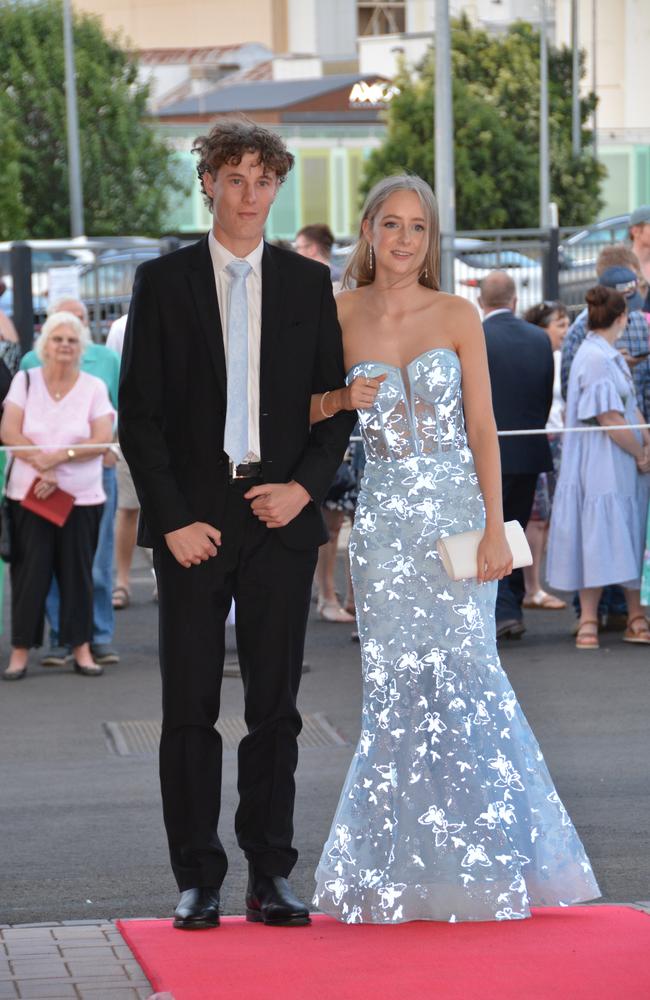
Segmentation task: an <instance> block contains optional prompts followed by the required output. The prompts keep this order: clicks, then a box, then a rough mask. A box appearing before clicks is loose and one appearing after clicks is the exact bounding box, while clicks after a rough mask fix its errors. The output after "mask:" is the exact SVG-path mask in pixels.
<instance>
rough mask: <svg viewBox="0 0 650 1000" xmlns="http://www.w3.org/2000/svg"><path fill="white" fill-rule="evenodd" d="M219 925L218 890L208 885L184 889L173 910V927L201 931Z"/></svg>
mask: <svg viewBox="0 0 650 1000" xmlns="http://www.w3.org/2000/svg"><path fill="white" fill-rule="evenodd" d="M218 926H219V890H218V889H213V888H211V887H210V886H199V888H198V889H186V890H185V892H182V893H181V898H180V900H179V901H178V906H177V907H176V909H175V910H174V927H178V928H179V930H182V931H202V930H207V929H208V928H210V927H218Z"/></svg>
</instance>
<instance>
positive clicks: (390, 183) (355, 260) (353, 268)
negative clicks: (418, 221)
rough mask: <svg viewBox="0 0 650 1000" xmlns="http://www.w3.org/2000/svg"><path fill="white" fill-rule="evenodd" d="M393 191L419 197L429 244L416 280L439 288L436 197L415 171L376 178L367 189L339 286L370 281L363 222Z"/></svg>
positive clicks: (372, 272)
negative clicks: (356, 231) (356, 237)
mask: <svg viewBox="0 0 650 1000" xmlns="http://www.w3.org/2000/svg"><path fill="white" fill-rule="evenodd" d="M397 191H415V193H416V194H417V196H418V198H419V199H420V204H421V205H422V213H423V215H424V217H425V219H426V222H427V230H428V234H429V244H428V246H427V251H426V254H425V256H424V261H423V264H424V266H423V268H422V273H421V274H420V276H419V278H418V281H419V283H420V284H421V285H425V286H426V287H427V288H433V289H434V290H435V291H439V289H440V222H439V219H438V205H437V203H436V197H435V195H434V193H433V191H432V190H431V188H430V187H429V185H428V184H427V182H426V181H423V180H422V178H421V177H418V176H417V175H416V174H396V175H395V176H394V177H384V179H383V180H381V181H378V182H377V183H376V184H375V185H374V187H373V188H371V190H370V191H369V192H368V197H367V198H366V200H365V202H364V205H363V208H362V210H361V222H360V223H359V239H358V241H357V244H356V246H355V248H354V250H353V251H352V253H351V254H350V259H349V261H348V264H347V267H346V269H345V273H344V275H343V288H353V287H354V286H355V285H356V286H357V287H359V286H361V285H371V284H372V283H373V281H374V280H375V267H374V262H371V255H370V244H369V243H368V241H367V239H366V238H365V236H364V235H363V223H364V222H365V220H366V219H367V220H368V222H369V223H370V225H372V224H373V222H374V220H375V217H376V216H377V213H378V212H379V210H380V208H381V207H382V205H383V204H384V202H386V201H387V200H388V199H389V198H390V196H391V195H392V194H395V193H396V192H397ZM373 257H374V254H373Z"/></svg>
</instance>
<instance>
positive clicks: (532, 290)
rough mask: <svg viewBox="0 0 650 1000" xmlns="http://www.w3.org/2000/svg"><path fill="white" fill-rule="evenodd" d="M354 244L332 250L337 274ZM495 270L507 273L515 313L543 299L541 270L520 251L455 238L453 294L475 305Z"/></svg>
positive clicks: (342, 267) (540, 267)
mask: <svg viewBox="0 0 650 1000" xmlns="http://www.w3.org/2000/svg"><path fill="white" fill-rule="evenodd" d="M353 247H354V244H351V245H343V246H341V245H338V246H335V248H334V252H333V254H332V262H333V264H334V266H335V267H336V268H337V269H338V270H341V271H342V270H343V269H344V268H345V265H346V264H347V260H348V255H349V253H350V252H351V250H352V249H353ZM495 268H498V269H499V270H503V271H506V272H507V273H508V274H509V275H510V277H511V278H512V279H513V281H514V283H515V287H516V289H517V312H518V313H521V312H525V310H526V309H529V308H530V306H534V305H536V304H537V303H538V302H541V300H542V299H543V297H544V296H543V293H542V288H543V280H542V266H541V264H540V262H539V261H538V260H534V259H533V258H532V257H528V256H527V255H526V254H524V253H522V252H521V251H520V250H514V249H509V248H508V247H507V246H501V247H497V246H495V244H494V243H488V242H486V241H485V240H478V239H471V238H470V237H460V236H459V237H457V238H456V239H455V240H454V291H455V293H456V295H462V296H463V298H465V299H469V300H470V302H473V303H474V304H475V305H478V296H479V291H480V283H481V279H482V278H484V277H485V276H486V274H489V273H490V271H494V270H495Z"/></svg>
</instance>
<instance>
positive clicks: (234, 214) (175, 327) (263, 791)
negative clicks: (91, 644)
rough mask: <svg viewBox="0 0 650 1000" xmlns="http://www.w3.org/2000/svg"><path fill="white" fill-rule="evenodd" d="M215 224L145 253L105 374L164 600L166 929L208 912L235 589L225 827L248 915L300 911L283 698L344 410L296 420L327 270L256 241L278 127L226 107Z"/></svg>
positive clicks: (218, 140)
mask: <svg viewBox="0 0 650 1000" xmlns="http://www.w3.org/2000/svg"><path fill="white" fill-rule="evenodd" d="M195 152H197V153H198V156H199V164H198V173H199V177H200V179H201V185H202V189H203V192H204V195H205V196H206V199H207V200H208V203H209V204H210V207H211V210H212V213H213V216H214V223H213V227H212V230H211V232H210V233H209V234H208V236H207V237H206V238H205V239H203V240H201V241H200V242H199V243H196V244H194V245H193V246H190V247H187V248H183V249H181V250H179V251H177V252H175V253H172V254H169V255H168V256H165V257H161V258H159V259H157V260H153V261H148V262H147V263H144V264H142V265H141V266H140V267H139V268H138V271H137V274H136V280H135V285H134V291H133V299H132V301H131V306H130V309H129V321H128V326H127V330H126V337H125V343H124V353H123V359H122V373H121V381H120V442H121V444H122V448H123V451H124V454H125V456H126V459H127V462H128V463H129V467H130V469H131V472H132V474H133V480H134V483H135V486H136V490H137V493H138V496H139V499H140V502H141V506H142V515H141V522H140V529H139V542H140V544H142V545H146V546H152V547H153V550H154V564H155V569H156V577H157V580H158V594H159V609H160V663H161V672H162V681H163V725H162V738H161V745H160V777H161V787H162V796H163V811H164V818H165V826H166V830H167V836H168V841H169V847H170V854H171V862H172V868H173V871H174V874H175V877H176V880H177V883H178V886H179V889H180V891H181V899H180V902H179V904H178V906H177V908H176V911H175V921H174V925H175V926H176V927H179V928H182V929H199V928H205V927H215V926H217V924H218V923H219V889H220V886H221V883H222V881H223V879H224V876H225V874H226V868H227V860H226V856H225V853H224V850H223V847H222V845H221V843H220V840H219V837H218V834H217V823H218V818H219V807H220V790H221V756H222V753H221V751H222V747H221V738H220V736H219V734H218V732H217V730H216V729H215V728H214V725H215V722H216V721H217V718H218V715H219V693H220V685H221V678H222V674H223V661H224V624H225V619H226V616H227V614H228V610H229V608H230V604H231V600H232V599H233V597H234V599H235V602H236V608H237V613H236V632H237V648H238V653H239V662H240V667H241V673H242V678H243V682H244V692H245V716H246V723H247V726H248V735H247V736H246V737H245V738H244V739H243V740H242V742H241V744H240V747H239V770H238V788H239V795H240V801H239V808H238V810H237V815H236V818H235V828H236V833H237V839H238V843H239V845H240V847H241V848H242V850H243V851H244V852H245V854H246V857H247V859H248V862H249V876H250V877H249V884H248V891H247V895H246V907H247V916H248V918H249V919H250V920H254V921H263V922H264V923H273V924H285V925H286V924H302V923H307V922H308V921H309V913H308V910H307V907H306V906H305V905H304V904H303V903H302V902H301V901H300V900H298V899H297V898H296V896H295V895H294V894H293V892H292V890H291V888H290V886H289V883H288V881H287V876H288V875H289V873H290V871H291V869H292V868H293V866H294V864H295V861H296V858H297V852H296V851H295V849H294V848H293V846H292V835H293V805H294V792H295V786H294V771H295V768H296V763H297V756H298V750H297V737H298V733H299V732H300V728H301V720H300V715H299V713H298V710H297V708H296V696H297V693H298V685H299V682H300V673H301V666H302V655H303V647H304V638H305V629H306V623H307V615H308V610H309V601H310V590H311V581H312V576H313V572H314V567H315V565H316V556H317V551H318V546H319V545H321V544H322V543H323V542H325V541H326V540H327V535H326V532H325V529H324V525H323V521H322V518H321V515H320V502H321V500H322V498H323V497H324V495H325V493H326V491H327V488H328V487H329V484H330V482H331V480H332V479H333V477H334V473H335V471H336V469H337V467H338V465H339V463H340V461H341V459H342V456H343V453H344V451H345V447H346V445H347V441H348V437H349V434H350V431H351V427H352V423H353V421H354V416H353V415H352V414H339V415H337V416H336V417H333V418H332V419H330V420H325V421H322V422H319V423H318V424H316V425H314V427H312V428H310V425H309V405H310V398H311V395H312V393H314V392H322V391H324V390H327V389H334V388H336V387H337V386H341V385H342V384H343V381H344V369H343V353H342V345H341V337H340V330H339V326H338V322H337V318H336V307H335V304H334V300H333V297H332V287H331V281H330V276H329V271H328V269H327V268H326V267H323V266H322V265H321V264H317V263H315V262H314V261H311V260H307V259H305V258H303V257H300V256H299V255H297V254H295V253H292V252H291V251H286V250H281V249H278V248H276V247H273V246H270V245H269V244H267V243H265V242H264V240H263V231H264V225H265V222H266V219H267V216H268V213H269V210H270V208H271V205H272V204H273V201H274V199H275V196H276V194H277V192H278V190H279V186H280V184H281V183H282V181H283V180H284V178H285V177H286V175H287V173H288V171H289V170H290V169H291V167H292V165H293V157H292V156H291V154H290V153H289V152H288V151H287V150H286V148H285V146H284V143H283V142H282V141H281V140H280V139H279V137H278V136H276V135H274V134H273V133H271V132H268V131H267V130H265V129H263V128H259V127H258V126H256V125H254V124H252V123H251V122H248V121H245V120H244V121H232V120H228V121H223V122H219V123H217V124H216V125H215V127H214V128H213V129H212V131H211V132H210V134H209V135H208V136H203V137H200V138H199V139H197V141H196V143H195Z"/></svg>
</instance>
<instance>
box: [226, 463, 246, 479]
mask: <svg viewBox="0 0 650 1000" xmlns="http://www.w3.org/2000/svg"><path fill="white" fill-rule="evenodd" d="M228 477H229V479H230V482H231V483H232V482H234V481H235V479H245V476H238V475H237V466H236V465H235V463H234V462H233V461H232V460H230V459H229V461H228Z"/></svg>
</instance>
